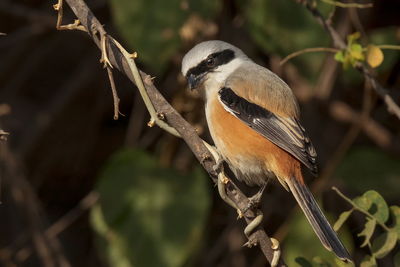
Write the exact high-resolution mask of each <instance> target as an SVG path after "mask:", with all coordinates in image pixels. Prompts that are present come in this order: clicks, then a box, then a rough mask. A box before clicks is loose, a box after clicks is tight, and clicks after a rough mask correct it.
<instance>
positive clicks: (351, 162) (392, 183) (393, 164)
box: [335, 58, 400, 199]
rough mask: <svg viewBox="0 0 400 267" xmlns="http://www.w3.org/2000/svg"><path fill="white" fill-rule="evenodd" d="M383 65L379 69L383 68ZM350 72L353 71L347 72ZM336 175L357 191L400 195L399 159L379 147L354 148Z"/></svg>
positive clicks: (389, 196) (391, 195)
mask: <svg viewBox="0 0 400 267" xmlns="http://www.w3.org/2000/svg"><path fill="white" fill-rule="evenodd" d="M387 60H392V59H389V58H387V59H385V62H384V63H383V65H385V64H386V61H387ZM382 67H383V66H382ZM382 67H379V69H380V70H382ZM349 72H351V71H348V72H345V73H349ZM356 77H358V76H357V75H354V76H353V77H352V81H354V79H355V78H356ZM350 84H351V83H349V86H350ZM366 162H374V164H365V163H366ZM335 176H336V177H337V178H339V179H340V180H341V181H342V183H344V184H345V185H346V186H347V187H349V188H351V189H352V190H353V191H356V192H366V191H367V190H370V189H371V188H373V189H374V190H376V191H378V192H381V193H382V194H383V196H384V197H385V198H387V199H392V198H393V199H395V198H397V197H398V195H399V190H398V189H399V188H400V164H399V160H398V158H396V157H392V156H390V155H388V154H387V153H385V152H384V151H382V150H380V149H377V148H372V147H355V148H352V149H351V150H350V151H349V152H348V153H347V155H346V156H345V157H344V159H343V160H342V162H341V164H340V165H339V167H338V168H337V171H336V174H335ZM361 181H362V182H361Z"/></svg>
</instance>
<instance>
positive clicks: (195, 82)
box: [186, 74, 205, 90]
mask: <svg viewBox="0 0 400 267" xmlns="http://www.w3.org/2000/svg"><path fill="white" fill-rule="evenodd" d="M204 76H205V74H200V75H197V76H196V75H194V74H189V75H188V76H186V79H187V81H188V84H189V89H190V90H193V89H196V88H198V87H199V85H200V83H201V82H202V81H203V79H204Z"/></svg>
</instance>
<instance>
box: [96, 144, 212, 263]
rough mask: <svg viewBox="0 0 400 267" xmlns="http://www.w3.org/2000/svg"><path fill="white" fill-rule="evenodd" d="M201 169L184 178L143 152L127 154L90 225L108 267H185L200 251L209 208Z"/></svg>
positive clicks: (113, 168)
mask: <svg viewBox="0 0 400 267" xmlns="http://www.w3.org/2000/svg"><path fill="white" fill-rule="evenodd" d="M207 181H208V179H207V177H206V176H205V175H204V173H203V172H202V171H201V170H200V169H196V170H195V171H194V172H192V173H189V174H186V175H183V174H181V173H178V172H177V171H175V170H172V169H167V168H162V167H160V166H159V164H158V162H157V160H155V159H154V158H152V157H151V156H149V155H148V154H147V153H145V152H142V151H139V150H123V151H120V152H118V153H117V154H116V155H114V156H113V157H112V158H111V160H110V161H109V162H108V164H107V165H106V167H105V169H104V171H103V172H102V174H101V176H100V179H99V181H98V184H97V190H98V192H99V194H100V202H99V204H98V205H97V206H96V207H95V208H93V210H92V213H91V223H92V225H93V227H94V229H95V230H96V232H97V233H98V235H99V239H98V244H99V248H100V249H101V253H100V255H106V258H107V259H108V262H109V266H116V267H125V266H127V267H128V266H166V267H176V266H182V265H183V264H184V263H185V262H187V261H188V259H189V257H190V256H191V255H193V253H194V252H195V251H196V250H197V249H198V248H199V246H200V245H201V242H202V232H203V230H204V226H205V223H206V220H207V214H208V210H209V205H210V197H211V196H210V192H209V186H208V184H207Z"/></svg>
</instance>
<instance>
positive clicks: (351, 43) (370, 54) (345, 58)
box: [335, 32, 400, 69]
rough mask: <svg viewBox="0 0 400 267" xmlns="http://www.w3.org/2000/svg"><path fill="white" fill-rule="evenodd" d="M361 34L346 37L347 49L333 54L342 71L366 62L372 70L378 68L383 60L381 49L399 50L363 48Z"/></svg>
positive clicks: (390, 48) (378, 47) (383, 46)
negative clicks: (341, 66) (341, 65)
mask: <svg viewBox="0 0 400 267" xmlns="http://www.w3.org/2000/svg"><path fill="white" fill-rule="evenodd" d="M360 38H361V34H360V33H359V32H355V33H352V34H349V35H348V36H347V47H346V49H344V50H341V51H338V52H337V53H336V54H335V59H336V60H337V61H339V62H341V63H342V64H343V68H344V69H348V68H349V67H350V66H353V67H355V66H356V64H357V63H359V62H363V61H366V62H367V63H368V65H370V66H371V67H372V68H376V67H378V66H380V65H381V64H382V62H383V60H384V55H383V52H382V49H389V50H400V46H396V45H375V44H372V43H370V44H368V45H367V46H366V47H363V46H362V44H361V42H360V41H361V40H360Z"/></svg>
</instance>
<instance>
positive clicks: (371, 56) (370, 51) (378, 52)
mask: <svg viewBox="0 0 400 267" xmlns="http://www.w3.org/2000/svg"><path fill="white" fill-rule="evenodd" d="M367 62H368V64H369V65H370V66H371V67H372V68H376V67H378V66H379V65H381V64H382V62H383V53H382V49H380V48H379V47H377V46H376V45H368V46H367Z"/></svg>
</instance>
